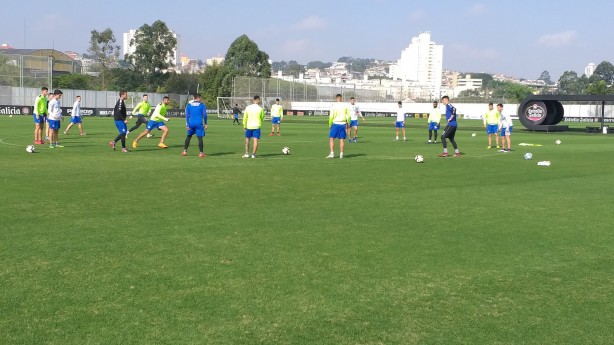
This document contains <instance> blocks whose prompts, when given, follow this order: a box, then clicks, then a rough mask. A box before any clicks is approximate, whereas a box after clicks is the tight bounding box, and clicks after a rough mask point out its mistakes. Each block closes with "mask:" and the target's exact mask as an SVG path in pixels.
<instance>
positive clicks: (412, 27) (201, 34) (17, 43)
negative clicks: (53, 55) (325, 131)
mask: <svg viewBox="0 0 614 345" xmlns="http://www.w3.org/2000/svg"><path fill="white" fill-rule="evenodd" d="M50 4H52V5H50ZM184 4H189V5H184ZM33 13H36V14H37V15H36V16H33V15H32V14H33ZM612 13H614V1H606V0H587V1H570V0H563V1H541V0H533V1H526V0H515V1H497V2H493V1H489V2H487V1H452V0H440V1H411V0H362V1H361V0H354V1H350V0H326V1H325V0H311V1H306V0H295V1H292V0H260V1H233V0H227V1H211V0H204V1H200V2H199V1H193V2H172V1H159V0H149V1H143V2H142V1H130V0H125V1H116V0H107V1H103V2H100V1H96V2H89V1H73V0H63V1H57V2H51V3H50V2H48V1H31V0H22V1H10V2H8V4H3V18H2V25H1V29H0V43H8V44H10V45H11V46H13V47H15V48H23V47H24V22H25V45H26V48H51V47H52V46H53V47H55V48H56V49H58V50H62V51H66V50H74V51H77V52H84V51H86V50H87V48H88V44H89V38H90V31H91V30H92V29H98V30H103V29H105V28H107V27H110V28H111V29H112V30H113V31H114V33H115V36H116V38H117V40H118V42H119V43H120V45H121V40H122V33H123V32H126V31H127V30H128V29H131V28H138V27H139V26H141V25H142V24H144V23H149V24H151V23H152V22H154V21H155V20H157V19H161V20H163V21H165V22H166V23H167V25H168V26H169V27H170V28H171V29H172V30H174V31H175V32H177V33H178V34H179V35H180V39H181V48H180V49H181V52H182V53H184V54H186V55H188V56H190V57H192V58H199V59H205V58H208V57H213V56H216V55H222V56H223V55H224V54H225V53H226V50H227V49H228V46H229V45H230V43H232V41H233V40H234V39H235V38H236V37H238V36H240V35H241V34H247V35H248V36H249V37H250V38H251V39H252V40H254V41H255V42H256V43H257V44H258V45H259V47H260V49H261V50H264V51H265V52H267V53H268V54H269V55H270V57H271V59H272V60H274V61H281V60H286V61H287V60H296V61H298V62H300V63H307V62H309V61H313V60H321V61H325V62H328V61H336V60H337V59H338V58H339V57H341V56H353V57H364V58H376V59H385V60H396V59H398V58H399V56H400V52H401V50H402V49H403V48H405V47H406V46H407V45H408V44H409V42H410V40H411V38H412V37H413V36H416V35H417V34H419V33H420V32H421V31H431V33H432V38H433V40H434V41H435V42H436V43H437V44H443V45H444V68H445V69H452V70H457V71H461V72H488V73H504V74H508V75H513V76H516V77H523V78H527V79H536V78H538V77H539V75H540V73H541V72H542V71H543V70H548V71H549V72H550V74H551V76H552V78H553V79H558V77H559V76H560V75H561V74H562V72H563V71H566V70H575V71H577V72H578V73H579V74H582V73H583V71H584V67H585V66H586V64H587V63H589V62H594V63H597V64H598V63H599V62H601V61H604V60H608V61H612V62H614V44H613V41H614V37H612V35H611V34H612V32H613V30H612V28H611V14H612Z"/></svg>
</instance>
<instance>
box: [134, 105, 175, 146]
mask: <svg viewBox="0 0 614 345" xmlns="http://www.w3.org/2000/svg"><path fill="white" fill-rule="evenodd" d="M170 102H171V100H170V98H168V96H164V97H162V103H160V104H158V105H157V106H156V109H155V110H154V112H153V114H151V118H150V119H149V122H147V128H145V130H144V131H143V132H142V133H141V134H139V136H138V137H136V139H134V141H133V142H132V148H133V149H136V148H137V147H139V140H141V138H142V137H144V136H146V135H147V134H149V132H151V131H152V130H153V129H156V128H157V129H159V130H162V131H163V132H164V133H162V137H161V138H160V143H159V144H158V147H159V148H161V149H166V148H168V146H166V144H165V143H164V140H166V137H167V136H168V127H167V126H166V124H165V123H164V121H169V119H168V118H166V117H164V115H166V111H167V110H168V108H167V106H168V104H169V103H170Z"/></svg>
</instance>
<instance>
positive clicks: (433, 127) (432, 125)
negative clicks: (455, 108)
mask: <svg viewBox="0 0 614 345" xmlns="http://www.w3.org/2000/svg"><path fill="white" fill-rule="evenodd" d="M437 130H439V123H438V122H429V131H437Z"/></svg>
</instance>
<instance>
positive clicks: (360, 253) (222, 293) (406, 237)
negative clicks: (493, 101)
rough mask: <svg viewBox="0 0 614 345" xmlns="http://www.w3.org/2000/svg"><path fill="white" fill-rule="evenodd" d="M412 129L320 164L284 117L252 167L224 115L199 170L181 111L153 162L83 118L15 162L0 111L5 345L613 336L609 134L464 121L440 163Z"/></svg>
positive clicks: (22, 138) (320, 141)
mask: <svg viewBox="0 0 614 345" xmlns="http://www.w3.org/2000/svg"><path fill="white" fill-rule="evenodd" d="M423 122H425V121H423V120H420V121H418V120H414V119H412V120H409V123H410V128H409V129H408V137H409V138H410V140H409V142H406V143H404V142H394V141H393V140H392V139H393V138H394V129H393V128H392V119H369V122H368V123H367V125H366V126H361V127H360V128H361V130H360V136H361V138H362V139H361V142H359V143H358V144H349V145H348V146H347V149H346V156H347V159H344V160H339V159H334V160H326V159H324V157H325V156H326V155H327V154H328V147H327V126H326V124H325V121H324V119H322V118H316V119H308V118H301V119H291V120H289V121H286V122H285V123H284V125H283V132H284V133H283V134H284V135H283V136H282V137H268V136H267V137H264V138H263V140H262V141H261V144H262V145H261V149H260V151H259V153H260V156H259V158H258V159H255V160H251V159H242V158H240V157H241V155H242V153H243V151H242V150H243V136H242V131H241V130H240V128H238V127H236V126H232V125H231V120H211V121H210V124H209V125H210V127H209V130H208V131H207V137H206V138H205V145H206V152H207V154H208V157H207V158H206V159H199V158H198V157H196V153H197V152H196V151H197V150H195V148H194V146H192V149H191V150H190V156H189V157H182V156H180V154H179V153H180V152H181V147H182V143H183V140H184V138H185V136H184V131H183V128H182V124H183V122H182V120H180V119H174V120H172V121H170V122H169V125H170V128H171V134H170V135H169V139H168V142H167V143H168V144H169V145H170V146H171V148H170V149H168V150H159V149H157V148H156V147H155V144H156V143H157V140H152V139H143V140H142V141H141V147H140V148H139V149H138V150H135V152H131V153H129V154H122V153H120V152H113V151H112V150H110V149H109V148H108V147H107V146H106V143H107V142H108V141H109V140H110V139H111V138H112V137H114V136H115V134H116V131H115V128H114V125H113V121H112V120H111V119H101V118H86V119H85V121H84V126H85V129H86V131H87V132H88V135H87V136H86V137H79V136H78V135H75V134H76V133H77V131H76V129H73V133H72V135H70V136H61V139H62V143H63V144H64V145H65V146H66V147H65V148H63V149H56V150H51V149H49V148H46V147H40V148H39V152H38V153H36V154H27V153H26V152H25V146H26V145H28V144H30V143H31V141H32V134H31V133H32V129H33V126H32V123H31V119H30V118H29V117H27V118H26V117H13V118H9V117H6V116H4V117H0V139H1V141H0V168H1V169H0V182H1V184H2V188H1V192H0V203H1V205H2V216H1V217H0V343H2V344H611V343H614V333H613V332H612V329H614V250H612V248H614V231H612V229H613V228H614V214H613V211H612V205H613V204H614V193H612V186H613V185H612V182H613V181H614V179H613V178H614V172H613V169H612V167H613V166H614V155H613V154H612V147H613V140H614V138H613V137H612V136H611V135H610V136H606V135H602V134H593V135H588V134H583V133H578V132H573V133H564V134H561V133H559V134H540V133H528V132H524V131H523V130H521V126H520V124H519V123H517V124H516V128H515V133H514V134H513V142H514V148H515V152H512V153H509V154H499V153H497V152H493V151H495V150H486V148H485V146H486V138H485V135H484V134H483V132H482V130H481V126H480V123H479V121H478V122H476V121H473V122H472V121H463V122H461V128H460V130H459V132H458V135H457V141H458V143H459V145H460V147H461V151H463V153H464V156H463V157H462V158H445V159H442V158H437V157H436V155H437V154H438V153H440V152H441V146H440V145H426V144H424V140H425V139H426V129H425V127H426V126H425V125H424V123H423ZM516 122H517V121H516ZM265 129H268V125H267V126H265ZM472 132H477V133H478V135H477V137H475V138H472V137H471V133H472ZM265 133H266V130H265ZM156 134H157V133H156ZM555 139H561V140H562V142H563V143H562V145H560V146H556V145H554V141H555ZM520 142H527V143H534V144H543V146H542V147H530V148H521V147H519V146H517V145H516V144H518V143H520ZM195 144H196V140H195V139H194V140H193V145H195ZM283 146H289V147H290V148H291V150H292V154H291V155H290V156H284V155H282V154H281V148H282V147H283ZM524 152H532V153H533V155H534V160H533V161H525V160H523V159H522V155H523V154H524ZM416 154H423V155H424V156H425V158H426V162H425V163H424V164H416V163H415V162H414V160H413V157H414V156H415V155H416ZM539 160H550V161H551V162H552V166H550V167H539V166H537V164H536V163H537V161H539Z"/></svg>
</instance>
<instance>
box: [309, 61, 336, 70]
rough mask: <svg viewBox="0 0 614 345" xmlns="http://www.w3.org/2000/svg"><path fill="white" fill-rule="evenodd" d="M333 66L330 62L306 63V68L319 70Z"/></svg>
mask: <svg viewBox="0 0 614 345" xmlns="http://www.w3.org/2000/svg"><path fill="white" fill-rule="evenodd" d="M332 65H333V64H332V63H330V62H322V61H311V62H309V63H307V68H319V69H324V68H328V67H330V66H332Z"/></svg>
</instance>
